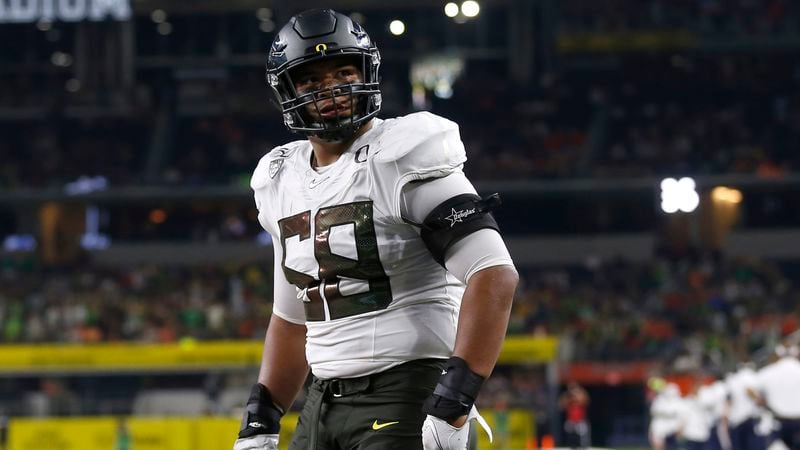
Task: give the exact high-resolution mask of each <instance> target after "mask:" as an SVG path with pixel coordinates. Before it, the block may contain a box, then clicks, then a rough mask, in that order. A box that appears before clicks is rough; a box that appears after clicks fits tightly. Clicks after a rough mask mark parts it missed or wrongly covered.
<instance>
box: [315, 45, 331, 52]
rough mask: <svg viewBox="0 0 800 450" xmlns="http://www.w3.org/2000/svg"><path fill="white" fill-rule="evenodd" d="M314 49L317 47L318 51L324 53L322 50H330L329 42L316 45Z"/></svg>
mask: <svg viewBox="0 0 800 450" xmlns="http://www.w3.org/2000/svg"><path fill="white" fill-rule="evenodd" d="M314 49H315V50H316V51H318V52H320V53H322V52H324V51H326V50H328V45H327V44H317V46H316V47H314Z"/></svg>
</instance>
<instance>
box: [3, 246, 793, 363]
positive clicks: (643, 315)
mask: <svg viewBox="0 0 800 450" xmlns="http://www.w3.org/2000/svg"><path fill="white" fill-rule="evenodd" d="M521 272H522V275H523V276H522V280H523V282H522V284H521V288H520V289H519V290H518V292H517V296H516V299H515V303H514V309H513V313H512V318H511V323H510V326H509V334H511V335H522V334H533V335H558V336H559V337H560V338H561V341H562V348H561V355H562V357H563V358H564V359H565V360H570V361H571V360H608V361H625V360H641V359H656V358H657V359H662V360H664V359H673V360H676V359H681V360H682V361H683V362H682V364H684V365H686V364H688V363H689V362H691V366H692V367H696V368H702V367H705V366H710V365H715V364H719V363H720V362H721V361H723V360H736V359H737V358H738V357H739V355H742V354H749V353H750V352H752V351H754V350H756V349H758V348H761V347H763V346H765V345H774V343H775V342H776V339H777V338H778V337H780V336H782V335H785V334H787V333H789V332H791V331H794V330H797V329H798V328H800V291H798V289H797V286H795V285H793V283H792V282H791V281H790V278H788V277H787V276H786V275H785V274H784V273H783V272H782V270H781V268H780V266H778V265H776V264H773V263H769V262H766V261H758V260H746V259H743V260H737V259H717V258H713V257H711V256H707V257H700V258H697V259H694V260H691V259H683V260H679V261H670V260H667V259H654V260H653V261H651V262H649V263H648V264H640V263H631V262H626V261H621V260H618V261H588V262H587V263H586V264H585V265H583V266H582V267H554V268H547V269H540V268H529V269H525V268H523V269H522V271H521ZM0 280H2V284H3V286H4V289H3V290H2V292H0V341H2V342H7V343H21V342H80V343H90V342H100V341H119V340H131V341H144V342H172V341H176V340H178V339H181V338H184V337H189V338H194V339H257V338H259V337H260V336H261V335H262V334H263V332H264V325H265V324H266V321H267V318H268V317H269V314H270V310H271V300H270V298H271V290H272V286H271V284H272V280H271V275H270V270H269V267H266V265H265V266H263V267H262V266H260V265H246V266H231V267H202V266H201V267H194V268H177V267H159V266H136V267H131V268H126V269H121V268H118V269H102V268H97V267H91V266H85V267H81V268H78V269H70V270H69V271H59V270H55V269H48V270H44V269H40V268H37V267H36V266H35V265H34V264H33V263H32V262H30V263H28V264H21V263H19V262H12V260H10V259H9V260H8V261H6V263H5V264H4V265H3V267H2V271H1V272H0ZM6 287H7V288H6ZM709 358H711V359H709Z"/></svg>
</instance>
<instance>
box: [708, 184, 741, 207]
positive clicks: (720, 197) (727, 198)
mask: <svg viewBox="0 0 800 450" xmlns="http://www.w3.org/2000/svg"><path fill="white" fill-rule="evenodd" d="M711 198H712V199H713V200H714V201H716V202H723V203H731V204H734V205H736V204H739V203H741V202H742V191H740V190H738V189H731V188H729V187H725V186H717V187H715V188H714V190H713V191H711Z"/></svg>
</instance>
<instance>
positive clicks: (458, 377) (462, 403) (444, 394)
mask: <svg viewBox="0 0 800 450" xmlns="http://www.w3.org/2000/svg"><path fill="white" fill-rule="evenodd" d="M483 381H484V378H483V377H482V376H480V375H478V374H477V373H475V372H473V371H472V370H470V368H469V366H467V362H466V361H464V360H463V359H461V358H459V357H457V356H453V357H451V358H450V359H449V360H447V363H446V364H445V367H444V370H443V371H442V376H441V377H440V378H439V383H438V384H437V385H436V388H434V390H433V394H431V396H430V397H428V399H427V400H425V404H424V405H423V406H422V411H423V412H424V413H426V414H430V415H432V416H436V417H438V418H440V419H444V420H453V419H456V418H458V417H461V416H464V415H467V414H468V413H469V410H470V409H472V405H473V404H475V399H476V398H477V397H478V391H480V389H481V385H483Z"/></svg>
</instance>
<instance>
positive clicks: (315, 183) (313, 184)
mask: <svg viewBox="0 0 800 450" xmlns="http://www.w3.org/2000/svg"><path fill="white" fill-rule="evenodd" d="M328 178H330V177H322V178H317V179H314V180H311V182H310V183H308V188H309V189H314V188H315V187H317V186H319V185H320V184H322V183H324V182H325V181H327V180H328Z"/></svg>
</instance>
